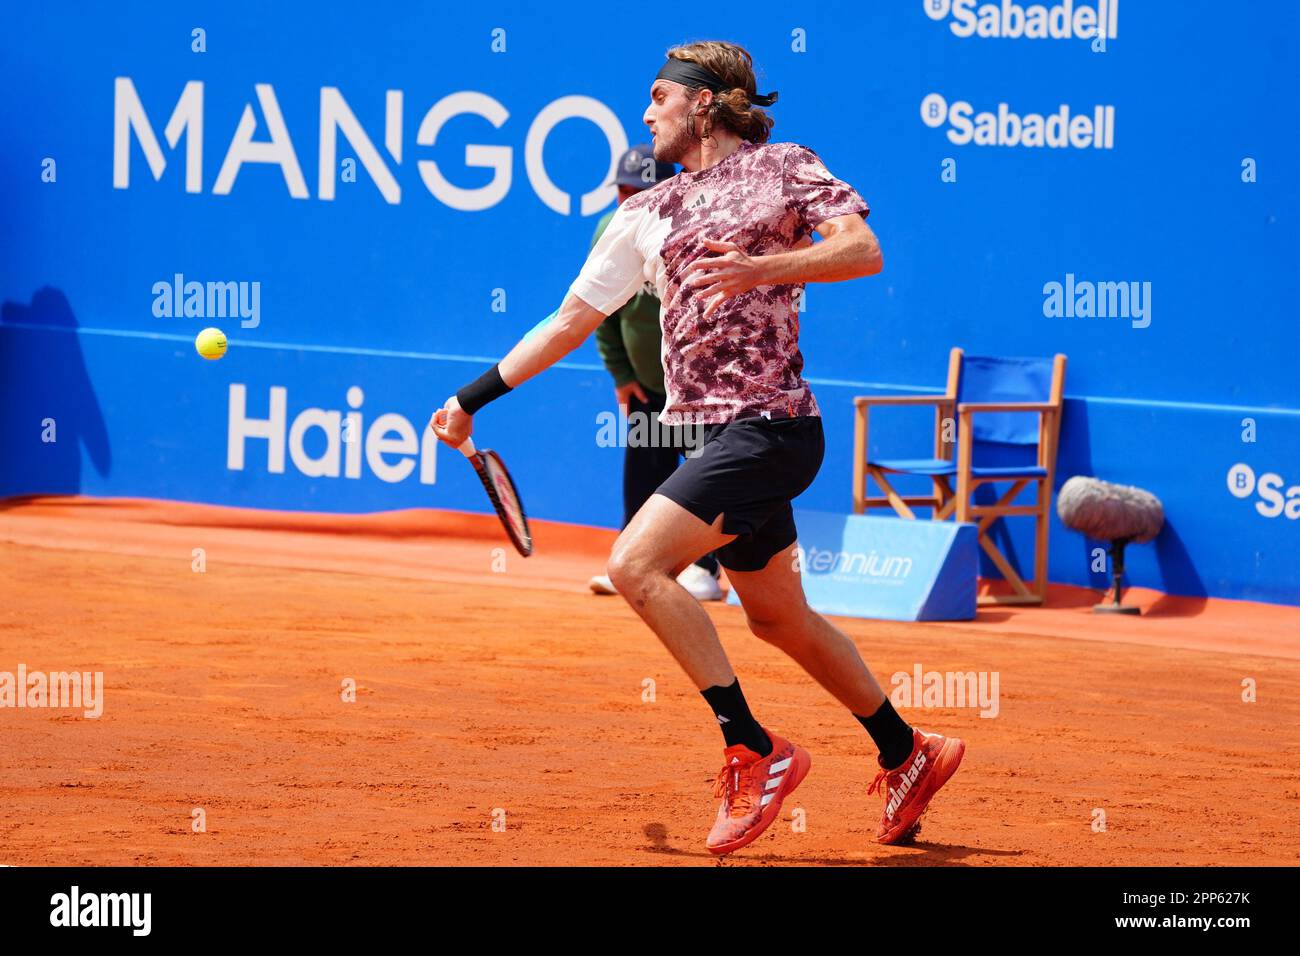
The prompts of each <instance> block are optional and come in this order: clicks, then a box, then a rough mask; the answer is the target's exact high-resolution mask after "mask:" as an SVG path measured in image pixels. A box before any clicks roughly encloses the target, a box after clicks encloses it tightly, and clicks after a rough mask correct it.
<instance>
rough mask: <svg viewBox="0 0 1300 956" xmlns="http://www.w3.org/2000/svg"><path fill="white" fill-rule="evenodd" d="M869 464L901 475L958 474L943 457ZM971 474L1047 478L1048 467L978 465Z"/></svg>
mask: <svg viewBox="0 0 1300 956" xmlns="http://www.w3.org/2000/svg"><path fill="white" fill-rule="evenodd" d="M867 464H869V465H871V466H872V467H873V468H879V469H881V470H882V471H889V472H894V473H896V474H900V475H955V474H957V463H956V462H953V461H945V460H944V459H942V458H888V459H881V460H879V461H868V462H867ZM971 474H972V475H974V476H975V477H976V478H1006V479H1007V480H1008V481H1010V480H1012V479H1016V478H1046V477H1047V469H1046V468H1041V467H1039V466H1038V465H1010V466H1007V465H1000V466H996V467H987V466H986V467H981V466H979V465H976V466H974V467H973V468H971Z"/></svg>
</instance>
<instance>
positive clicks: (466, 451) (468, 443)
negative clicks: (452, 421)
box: [438, 408, 478, 458]
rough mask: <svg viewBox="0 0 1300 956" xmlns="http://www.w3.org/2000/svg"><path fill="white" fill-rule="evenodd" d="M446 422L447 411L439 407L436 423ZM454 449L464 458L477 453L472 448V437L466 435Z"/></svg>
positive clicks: (442, 423) (443, 423) (471, 456)
mask: <svg viewBox="0 0 1300 956" xmlns="http://www.w3.org/2000/svg"><path fill="white" fill-rule="evenodd" d="M446 423H447V413H446V411H445V410H444V409H441V408H440V409H438V424H439V425H445V424H446ZM456 450H457V451H459V452H460V453H461V454H462V455H464V456H465V457H466V458H473V457H474V456H475V455H476V454H478V452H477V451H476V450H475V448H474V439H472V438H470V437H469V436H466V438H465V440H464V441H463V442H461V443H460V445H459V446H458V447H457V449H456Z"/></svg>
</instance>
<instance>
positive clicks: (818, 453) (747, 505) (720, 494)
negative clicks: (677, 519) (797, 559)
mask: <svg viewBox="0 0 1300 956" xmlns="http://www.w3.org/2000/svg"><path fill="white" fill-rule="evenodd" d="M702 441H703V444H702V446H701V449H702V450H701V451H700V453H699V454H698V455H695V456H694V457H688V458H687V459H686V460H685V461H684V462H683V463H682V466H681V467H680V468H678V469H677V470H676V471H675V472H673V474H672V476H671V477H670V478H669V479H668V480H667V481H665V482H664V483H663V484H662V485H660V486H659V489H658V491H657V492H656V493H657V494H661V495H663V496H664V497H665V498H668V499H670V500H672V501H675V502H677V504H679V505H681V506H682V507H683V508H685V509H686V510H687V511H689V512H690V513H691V514H693V515H695V517H697V518H699V519H700V520H701V521H703V522H705V523H706V524H712V523H713V521H714V519H716V518H717V517H718V515H719V514H721V515H722V516H723V518H722V531H723V533H724V534H734V535H738V537H737V538H736V540H735V541H732V542H731V543H730V544H726V545H723V547H722V548H720V549H719V550H718V551H717V556H718V562H719V563H720V564H721V565H722V566H723V567H724V568H730V569H731V570H733V571H761V570H763V568H765V567H767V563H768V562H769V561H771V560H772V557H773V555H776V554H779V553H780V552H781V551H783V550H785V549H786V548H788V547H790V546H791V545H793V544H794V543H795V540H796V538H797V537H798V532H797V531H796V530H795V526H794V509H793V508H792V507H791V506H790V502H791V500H792V499H794V498H796V497H797V496H799V495H800V494H802V493H803V491H804V489H806V488H807V487H808V486H809V485H811V484H812V482H813V479H814V478H816V477H817V470H818V469H819V468H821V464H822V458H823V457H824V456H825V454H826V436H825V434H824V433H823V432H822V420H821V418H820V417H819V416H817V415H807V416H801V417H797V418H782V419H766V418H743V419H740V420H738V421H734V422H725V423H723V424H720V425H708V426H706V427H705V428H704V433H703V436H702Z"/></svg>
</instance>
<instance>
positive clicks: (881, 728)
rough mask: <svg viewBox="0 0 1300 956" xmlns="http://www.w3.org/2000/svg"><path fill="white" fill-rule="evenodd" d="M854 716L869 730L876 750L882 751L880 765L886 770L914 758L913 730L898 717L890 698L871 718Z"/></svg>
mask: <svg viewBox="0 0 1300 956" xmlns="http://www.w3.org/2000/svg"><path fill="white" fill-rule="evenodd" d="M853 716H854V717H857V718H858V723H860V724H861V725H862V726H863V727H865V728H867V733H869V734H871V739H872V740H874V741H875V742H876V749H877V750H879V751H880V765H881V766H882V767H884V768H885V769H886V770H893V769H895V768H896V767H899V766H901V765H902V763H903V761H904V760H906V759H907V758H908V757H910V756H912V728H911V727H909V726H908V724H907V721H905V720H904V719H903V718H902V717H899V716H898V711H896V710H894V705H893V704H891V703H890V702H889V698H885V702H884V703H883V704H881V705H880V709H879V710H877V711H876V712H875V713H874V714H872V715H871V716H870V717H858V715H857V714H854V715H853Z"/></svg>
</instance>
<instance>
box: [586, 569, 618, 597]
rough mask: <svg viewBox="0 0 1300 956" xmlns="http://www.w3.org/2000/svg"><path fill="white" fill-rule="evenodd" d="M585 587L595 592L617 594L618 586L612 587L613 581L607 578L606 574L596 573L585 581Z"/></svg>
mask: <svg viewBox="0 0 1300 956" xmlns="http://www.w3.org/2000/svg"><path fill="white" fill-rule="evenodd" d="M587 587H589V588H591V590H592V591H594V592H595V593H596V594H617V593H618V588H616V587H614V582H613V581H611V580H610V579H609V575H608V574H598V575H596V576H595V577H594V578H592V579H591V580H590V581H588V582H587Z"/></svg>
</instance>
